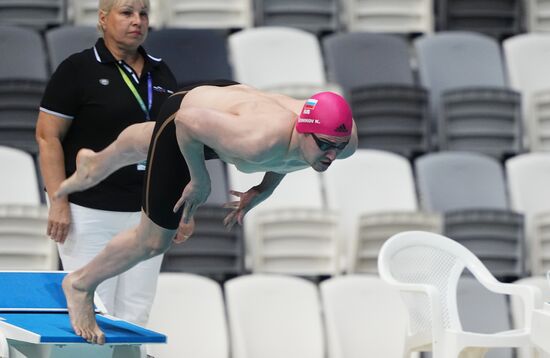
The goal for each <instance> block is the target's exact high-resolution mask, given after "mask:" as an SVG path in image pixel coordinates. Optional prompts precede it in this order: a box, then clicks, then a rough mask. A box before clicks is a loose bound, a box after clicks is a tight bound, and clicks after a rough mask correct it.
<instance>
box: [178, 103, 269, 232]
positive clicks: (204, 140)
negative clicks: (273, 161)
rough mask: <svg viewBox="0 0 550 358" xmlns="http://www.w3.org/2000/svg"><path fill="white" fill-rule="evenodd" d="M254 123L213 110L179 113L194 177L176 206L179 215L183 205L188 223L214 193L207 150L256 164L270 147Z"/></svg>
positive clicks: (180, 131)
mask: <svg viewBox="0 0 550 358" xmlns="http://www.w3.org/2000/svg"><path fill="white" fill-rule="evenodd" d="M254 119H256V118H250V117H249V116H240V115H235V114H232V113H227V112H221V111H218V110H214V109H210V108H201V107H182V108H180V109H179V110H178V113H177V114H176V118H175V124H176V137H177V141H178V145H179V148H180V151H181V153H182V155H183V157H184V158H185V161H186V162H187V166H188V167H189V173H190V176H191V181H190V182H189V183H188V184H187V185H186V187H185V188H184V190H183V193H182V195H181V197H180V199H179V200H178V202H177V203H176V205H175V206H174V211H177V210H178V209H179V208H180V207H181V206H182V205H183V207H184V209H183V215H182V219H183V222H184V223H187V222H188V221H189V220H190V219H191V218H192V217H193V215H194V213H195V211H196V210H197V208H198V207H199V206H200V205H202V204H203V203H204V202H205V201H206V199H207V198H208V195H209V194H210V191H211V187H210V176H209V175H208V171H207V170H206V165H205V158H204V146H205V145H207V146H209V147H211V148H214V149H215V150H217V151H218V152H219V154H220V155H225V156H227V157H232V158H241V159H245V160H251V161H253V160H254V158H256V156H258V155H261V153H262V146H263V147H265V143H266V141H265V133H266V132H265V129H259V130H256V131H254V130H253V129H254V128H257V127H258V125H257V123H255V122H254V121H253V120H254Z"/></svg>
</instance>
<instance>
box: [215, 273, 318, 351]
mask: <svg viewBox="0 0 550 358" xmlns="http://www.w3.org/2000/svg"><path fill="white" fill-rule="evenodd" d="M225 297H226V307H227V313H228V318H229V331H230V337H231V347H232V357H233V358H252V357H262V358H280V357H285V358H305V357H308V358H323V357H325V340H324V334H323V325H322V319H321V304H320V300H319V293H318V290H317V286H316V285H315V284H314V283H312V282H310V281H307V280H305V279H302V278H298V277H289V276H281V275H246V276H241V277H237V278H234V279H231V280H229V281H227V282H226V283H225Z"/></svg>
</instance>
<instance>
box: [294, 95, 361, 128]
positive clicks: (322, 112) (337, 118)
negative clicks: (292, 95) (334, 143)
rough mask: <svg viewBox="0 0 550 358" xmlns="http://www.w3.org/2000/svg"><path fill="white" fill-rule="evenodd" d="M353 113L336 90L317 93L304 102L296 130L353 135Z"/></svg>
mask: <svg viewBox="0 0 550 358" xmlns="http://www.w3.org/2000/svg"><path fill="white" fill-rule="evenodd" d="M352 127H353V124H352V114H351V108H350V107H349V105H348V103H347V102H346V100H345V99H344V98H343V97H342V96H340V95H339V94H337V93H334V92H320V93H317V94H315V95H313V96H311V98H309V99H308V100H306V102H305V103H304V106H303V108H302V111H301V112H300V116H299V117H298V121H297V122H296V130H297V131H298V132H300V133H316V134H326V135H329V136H335V137H347V136H349V135H351V129H352Z"/></svg>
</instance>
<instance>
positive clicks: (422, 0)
mask: <svg viewBox="0 0 550 358" xmlns="http://www.w3.org/2000/svg"><path fill="white" fill-rule="evenodd" d="M344 6H345V7H346V15H347V16H346V18H347V25H348V30H349V31H370V32H385V33H429V32H433V30H434V24H433V23H434V19H433V2H432V0H412V1H411V0H406V1H387V0H344Z"/></svg>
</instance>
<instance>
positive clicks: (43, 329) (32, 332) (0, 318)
mask: <svg viewBox="0 0 550 358" xmlns="http://www.w3.org/2000/svg"><path fill="white" fill-rule="evenodd" d="M96 319H97V323H98V324H99V327H100V328H101V330H102V331H103V332H104V333H105V343H113V344H116V343H136V344H139V343H165V342H166V336H164V335H162V334H159V333H156V332H153V331H150V330H147V329H145V328H142V327H139V326H136V325H133V324H131V323H128V322H126V321H117V320H114V319H112V318H108V317H105V316H102V315H99V314H97V315H96ZM3 325H10V326H12V327H10V328H11V330H13V331H19V335H21V336H28V337H29V338H27V339H25V341H27V342H29V341H31V342H32V343H86V341H85V340H84V339H83V338H82V337H80V336H77V335H76V334H75V333H74V331H73V328H72V327H71V322H70V321H69V314H68V313H62V312H56V313H45V312H42V313H30V312H25V313H0V327H2V326H3ZM25 332H28V333H27V334H25ZM8 338H9V337H8ZM14 338H15V336H14ZM19 340H20V339H19Z"/></svg>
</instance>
